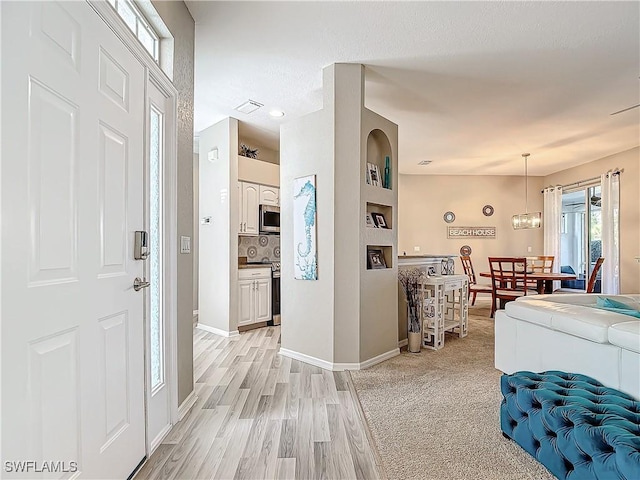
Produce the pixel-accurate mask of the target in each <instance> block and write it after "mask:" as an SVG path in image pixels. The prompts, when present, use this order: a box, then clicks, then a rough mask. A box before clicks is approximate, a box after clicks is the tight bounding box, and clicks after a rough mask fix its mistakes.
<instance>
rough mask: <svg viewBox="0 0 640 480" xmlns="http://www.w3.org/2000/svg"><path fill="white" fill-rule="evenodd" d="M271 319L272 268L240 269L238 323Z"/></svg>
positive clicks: (245, 323) (249, 323) (246, 323)
mask: <svg viewBox="0 0 640 480" xmlns="http://www.w3.org/2000/svg"><path fill="white" fill-rule="evenodd" d="M268 320H271V268H270V267H267V268H244V269H240V270H239V271H238V325H239V326H243V325H251V324H252V323H258V322H266V321H268Z"/></svg>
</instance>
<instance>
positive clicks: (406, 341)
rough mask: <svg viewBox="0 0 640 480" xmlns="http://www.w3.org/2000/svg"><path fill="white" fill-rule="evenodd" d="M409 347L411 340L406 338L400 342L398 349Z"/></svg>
mask: <svg viewBox="0 0 640 480" xmlns="http://www.w3.org/2000/svg"><path fill="white" fill-rule="evenodd" d="M407 345H409V339H408V338H405V339H404V340H400V341H399V342H398V348H402V347H406V346H407Z"/></svg>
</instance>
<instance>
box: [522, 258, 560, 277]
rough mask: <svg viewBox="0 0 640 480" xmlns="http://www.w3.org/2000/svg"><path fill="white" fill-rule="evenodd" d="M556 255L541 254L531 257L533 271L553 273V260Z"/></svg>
mask: <svg viewBox="0 0 640 480" xmlns="http://www.w3.org/2000/svg"><path fill="white" fill-rule="evenodd" d="M555 258H556V257H554V256H553V255H539V256H537V257H529V260H530V266H531V269H530V270H531V271H532V272H533V273H551V272H553V262H554V260H555Z"/></svg>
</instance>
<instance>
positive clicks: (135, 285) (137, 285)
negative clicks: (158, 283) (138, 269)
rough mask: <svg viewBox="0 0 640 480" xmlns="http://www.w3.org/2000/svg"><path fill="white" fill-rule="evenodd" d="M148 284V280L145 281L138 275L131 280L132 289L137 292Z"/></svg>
mask: <svg viewBox="0 0 640 480" xmlns="http://www.w3.org/2000/svg"><path fill="white" fill-rule="evenodd" d="M149 285H151V283H150V282H147V281H146V280H144V279H142V280H141V279H140V277H136V279H135V280H134V281H133V289H134V290H135V291H136V292H139V291H140V290H142V289H143V288H147V287H148V286H149Z"/></svg>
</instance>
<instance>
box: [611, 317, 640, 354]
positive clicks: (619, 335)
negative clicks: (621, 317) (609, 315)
mask: <svg viewBox="0 0 640 480" xmlns="http://www.w3.org/2000/svg"><path fill="white" fill-rule="evenodd" d="M609 343H612V344H613V345H617V346H618V347H622V348H624V349H626V350H631V351H633V352H637V353H640V320H638V321H631V322H623V323H616V324H615V325H611V326H610V327H609Z"/></svg>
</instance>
